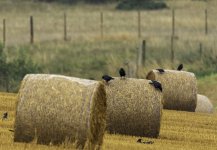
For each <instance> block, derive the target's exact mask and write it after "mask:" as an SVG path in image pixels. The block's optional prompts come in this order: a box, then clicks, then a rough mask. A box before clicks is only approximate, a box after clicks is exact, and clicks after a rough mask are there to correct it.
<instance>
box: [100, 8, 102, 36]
mask: <svg viewBox="0 0 217 150" xmlns="http://www.w3.org/2000/svg"><path fill="white" fill-rule="evenodd" d="M100 34H101V38H103V12H100Z"/></svg>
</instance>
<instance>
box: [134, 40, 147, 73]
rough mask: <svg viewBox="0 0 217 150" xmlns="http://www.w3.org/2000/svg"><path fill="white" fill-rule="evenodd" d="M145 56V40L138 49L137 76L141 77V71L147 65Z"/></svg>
mask: <svg viewBox="0 0 217 150" xmlns="http://www.w3.org/2000/svg"><path fill="white" fill-rule="evenodd" d="M145 58H146V41H145V40H143V41H142V45H141V47H140V48H138V51H137V65H136V74H137V77H139V73H140V71H141V69H142V68H143V67H144V65H145Z"/></svg>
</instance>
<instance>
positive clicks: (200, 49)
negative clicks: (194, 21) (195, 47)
mask: <svg viewBox="0 0 217 150" xmlns="http://www.w3.org/2000/svg"><path fill="white" fill-rule="evenodd" d="M202 53H203V47H202V43H200V47H199V54H200V60H202Z"/></svg>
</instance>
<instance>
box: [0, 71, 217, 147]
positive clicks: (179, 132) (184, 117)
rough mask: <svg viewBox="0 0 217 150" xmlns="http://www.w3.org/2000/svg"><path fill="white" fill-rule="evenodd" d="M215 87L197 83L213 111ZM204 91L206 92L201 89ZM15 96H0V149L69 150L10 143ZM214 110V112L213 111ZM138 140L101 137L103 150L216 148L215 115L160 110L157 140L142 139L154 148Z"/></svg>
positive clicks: (209, 80)
mask: <svg viewBox="0 0 217 150" xmlns="http://www.w3.org/2000/svg"><path fill="white" fill-rule="evenodd" d="M216 85H217V75H212V76H209V77H205V78H201V79H199V81H198V87H199V92H200V93H202V94H207V95H208V96H209V97H210V98H212V102H213V103H214V104H215V109H216V101H217V95H216V92H215V91H216V88H217V87H216ZM205 87H206V88H205ZM15 102H16V94H9V93H0V114H1V115H2V114H3V112H5V111H7V112H9V119H8V120H5V121H2V120H0V149H2V150H5V149H8V150H9V149H13V150H21V149H31V150H32V149H35V150H36V149H37V150H38V149H40V150H47V149H51V150H52V149H55V150H57V149H60V150H62V149H69V147H70V145H68V144H62V145H60V146H58V147H57V146H44V145H36V144H34V143H32V144H24V143H13V133H12V132H10V131H9V129H13V125H14V119H15V118H14V117H15ZM216 110H217V109H216ZM138 138H139V137H132V136H122V135H110V134H107V133H106V134H105V137H104V144H103V149H108V150H110V149H112V150H122V149H123V150H124V149H132V150H138V149H165V150H170V149H171V150H176V149H188V150H191V149H193V150H204V149H207V150H209V149H213V150H215V149H216V148H217V113H216V112H215V113H214V114H203V113H191V112H181V111H172V110H164V111H163V117H162V125H161V131H160V136H159V138H158V139H150V138H142V139H143V140H145V141H147V140H151V141H154V144H150V145H146V144H140V143H137V142H136V141H137V139H138Z"/></svg>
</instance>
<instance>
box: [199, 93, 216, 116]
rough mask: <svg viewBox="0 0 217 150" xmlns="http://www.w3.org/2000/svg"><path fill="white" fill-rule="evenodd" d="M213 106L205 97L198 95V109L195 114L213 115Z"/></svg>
mask: <svg viewBox="0 0 217 150" xmlns="http://www.w3.org/2000/svg"><path fill="white" fill-rule="evenodd" d="M213 110H214V109H213V105H212V103H211V102H210V100H209V98H208V97H206V96H205V95H201V94H197V107H196V109H195V112H202V113H213Z"/></svg>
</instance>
